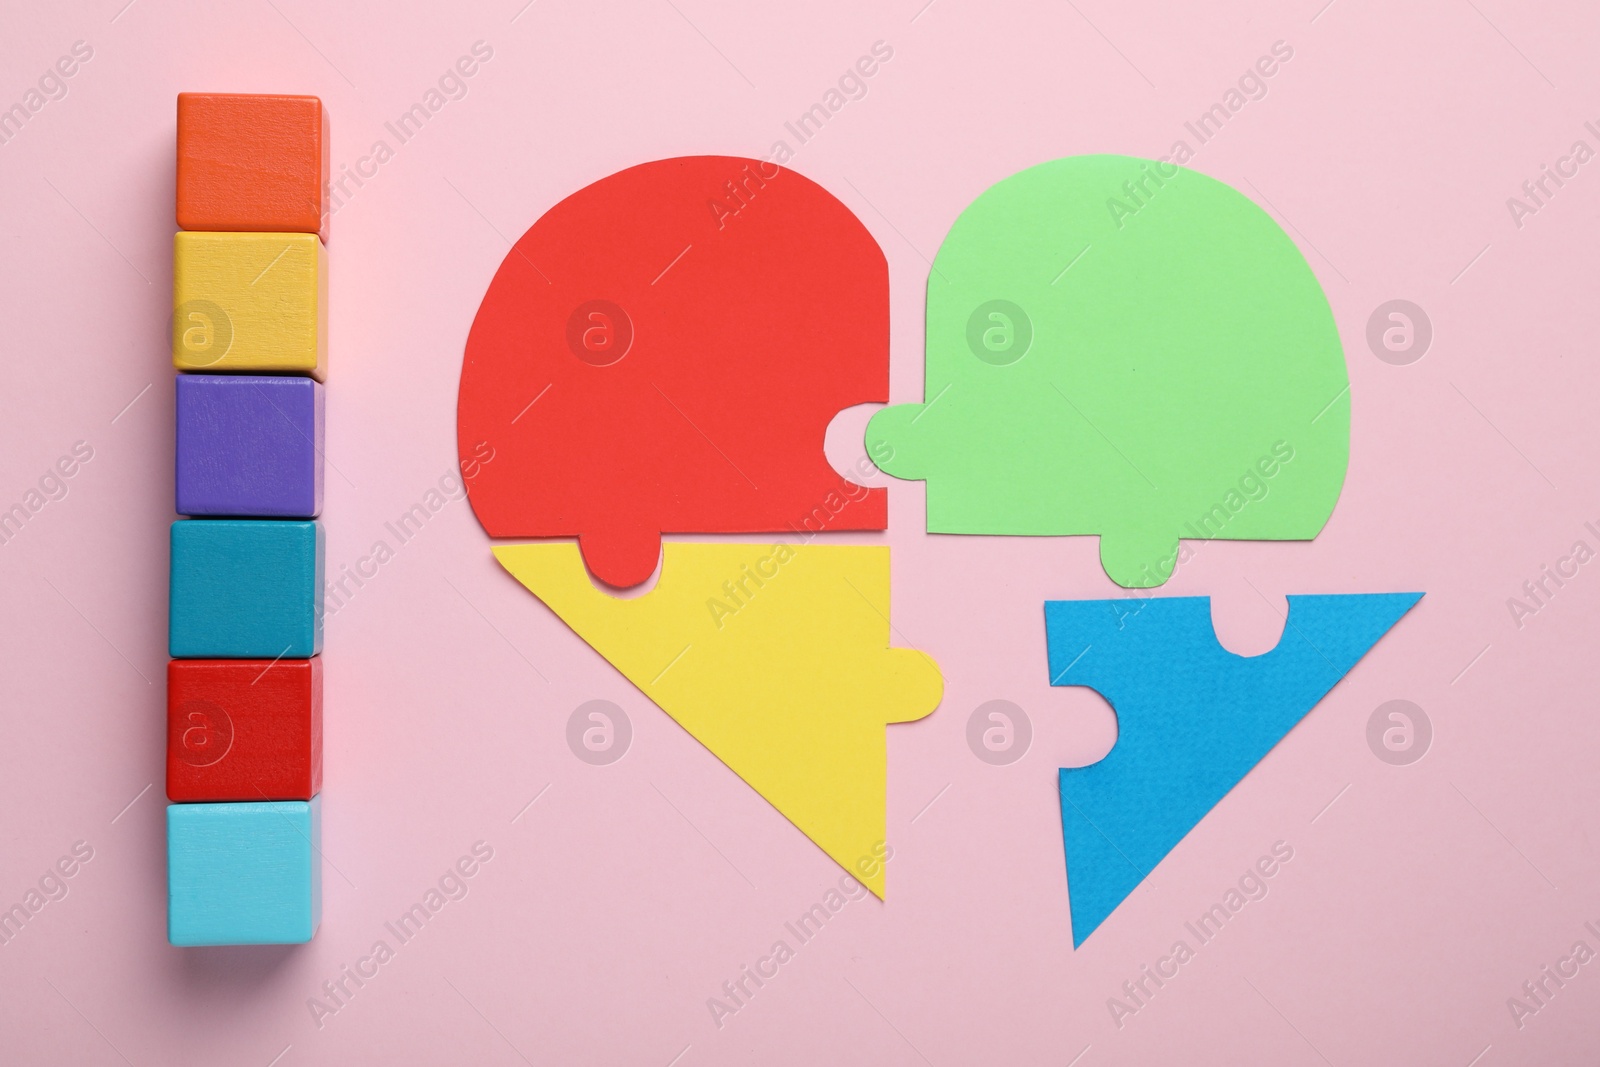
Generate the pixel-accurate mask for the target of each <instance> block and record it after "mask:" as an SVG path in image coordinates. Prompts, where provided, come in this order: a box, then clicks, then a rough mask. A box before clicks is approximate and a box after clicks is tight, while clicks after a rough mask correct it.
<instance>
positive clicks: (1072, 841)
mask: <svg viewBox="0 0 1600 1067" xmlns="http://www.w3.org/2000/svg"><path fill="white" fill-rule="evenodd" d="M1421 599H1422V594H1421V593H1357V594H1346V595H1334V596H1291V597H1289V618H1288V621H1287V623H1286V624H1285V626H1284V628H1283V637H1282V638H1281V639H1280V640H1279V642H1278V647H1276V648H1274V649H1273V650H1272V651H1270V652H1267V653H1264V654H1263V655H1260V656H1237V655H1235V654H1233V653H1232V652H1229V651H1228V650H1227V649H1225V648H1223V647H1222V646H1221V645H1219V644H1218V643H1217V638H1216V633H1215V631H1213V630H1212V628H1211V600H1210V598H1209V597H1152V598H1149V599H1145V600H1143V601H1131V600H1128V599H1126V598H1124V599H1120V600H1052V601H1047V602H1046V603H1045V606H1044V617H1045V632H1046V638H1047V641H1048V644H1049V650H1050V684H1051V685H1082V686H1087V687H1088V688H1090V689H1093V690H1095V691H1096V692H1097V693H1099V694H1100V695H1101V696H1103V697H1105V699H1106V701H1107V702H1108V703H1110V705H1111V707H1112V709H1113V710H1114V711H1115V712H1116V714H1117V741H1116V744H1115V745H1114V746H1113V747H1112V749H1111V752H1110V753H1109V754H1108V755H1107V756H1106V757H1105V759H1103V760H1101V761H1100V762H1099V763H1095V764H1091V765H1090V766H1088V767H1064V768H1062V769H1061V772H1060V790H1061V836H1062V840H1063V843H1064V845H1065V848H1066V856H1067V881H1068V892H1069V895H1070V898H1071V906H1072V943H1073V947H1077V946H1078V945H1081V944H1083V942H1084V939H1085V938H1087V937H1088V936H1089V935H1090V934H1091V933H1093V932H1094V930H1095V928H1096V927H1098V926H1099V925H1100V923H1101V922H1102V921H1104V919H1105V917H1106V916H1107V915H1110V914H1111V912H1112V911H1113V910H1114V909H1115V908H1116V907H1117V905H1119V904H1121V903H1122V901H1123V900H1124V899H1126V898H1127V896H1128V894H1129V893H1131V892H1133V890H1134V889H1135V888H1136V887H1137V886H1138V885H1139V883H1140V882H1141V881H1143V880H1144V877H1145V876H1146V875H1147V874H1148V873H1149V872H1150V871H1151V869H1153V868H1154V867H1155V865H1156V864H1157V863H1159V862H1161V859H1162V857H1164V856H1165V855H1166V854H1167V853H1168V852H1170V851H1172V848H1173V846H1175V845H1176V844H1177V843H1178V842H1179V841H1181V840H1182V839H1183V837H1184V835H1185V834H1187V833H1188V832H1189V831H1190V830H1191V829H1193V828H1194V826H1195V824H1196V823H1198V822H1199V821H1200V820H1201V819H1202V818H1204V817H1205V814H1206V812H1208V811H1210V810H1211V809H1212V808H1213V807H1214V806H1215V805H1216V803H1217V801H1219V800H1221V799H1222V798H1223V796H1225V795H1226V794H1227V792H1228V790H1230V789H1232V788H1233V787H1234V785H1236V784H1237V783H1238V782H1239V780H1240V779H1241V778H1243V777H1244V776H1245V775H1246V774H1247V773H1248V772H1249V770H1250V768H1252V767H1254V766H1255V765H1256V764H1257V763H1258V762H1260V760H1261V757H1263V756H1265V755H1266V754H1267V753H1268V752H1269V751H1270V750H1271V749H1272V746H1274V745H1276V744H1277V743H1278V741H1279V740H1281V739H1282V738H1283V736H1284V735H1285V734H1287V733H1288V732H1289V731H1290V730H1291V729H1292V728H1293V727H1294V725H1295V724H1296V723H1297V722H1299V721H1300V720H1301V719H1302V718H1304V717H1305V715H1306V713H1307V712H1309V711H1310V710H1311V709H1312V708H1313V707H1315V706H1316V704H1317V702H1318V701H1319V700H1321V699H1322V698H1323V696H1324V695H1326V694H1327V692H1328V690H1330V689H1332V688H1333V687H1334V686H1335V685H1336V684H1337V683H1338V681H1339V679H1341V678H1343V677H1344V676H1345V675H1346V674H1347V673H1349V671H1350V669H1351V668H1352V667H1354V666H1355V665H1356V663H1357V662H1358V661H1359V660H1360V659H1361V657H1362V656H1364V655H1366V653H1367V650H1368V649H1370V648H1371V647H1372V646H1373V645H1374V644H1376V643H1377V641H1378V639H1379V638H1380V637H1382V636H1383V635H1384V634H1385V633H1387V632H1388V631H1389V629H1390V628H1391V627H1392V626H1394V624H1395V623H1396V622H1398V621H1399V620H1400V617H1401V616H1402V615H1404V614H1405V613H1406V612H1407V611H1409V610H1410V609H1411V607H1412V605H1413V604H1415V603H1416V602H1417V601H1418V600H1421Z"/></svg>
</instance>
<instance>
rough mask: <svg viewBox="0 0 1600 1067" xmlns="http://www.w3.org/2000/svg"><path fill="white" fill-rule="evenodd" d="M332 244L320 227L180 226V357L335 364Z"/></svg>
mask: <svg viewBox="0 0 1600 1067" xmlns="http://www.w3.org/2000/svg"><path fill="white" fill-rule="evenodd" d="M327 307H328V252H327V250H326V249H325V248H323V246H322V242H321V241H319V240H318V239H317V235H316V234H314V233H187V232H185V233H179V234H178V235H177V236H176V237H175V238H174V240H173V247H172V362H173V365H174V366H176V367H177V368H178V369H179V370H184V371H199V370H209V371H247V372H249V373H252V374H273V373H285V374H309V375H311V376H312V377H313V378H316V379H317V380H318V381H321V380H322V379H323V376H324V374H325V373H326V371H327V359H326V352H327V350H328V343H327V342H328V314H327Z"/></svg>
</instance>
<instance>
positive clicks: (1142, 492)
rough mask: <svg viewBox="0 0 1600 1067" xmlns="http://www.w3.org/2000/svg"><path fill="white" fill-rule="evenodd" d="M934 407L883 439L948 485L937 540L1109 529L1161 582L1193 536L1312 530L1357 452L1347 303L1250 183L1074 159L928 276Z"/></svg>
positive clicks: (1108, 538) (1044, 175)
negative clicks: (1339, 321) (1340, 323)
mask: <svg viewBox="0 0 1600 1067" xmlns="http://www.w3.org/2000/svg"><path fill="white" fill-rule="evenodd" d="M923 395H924V397H925V398H926V402H925V403H922V404H901V405H897V406H894V407H890V408H886V409H885V410H883V411H880V412H878V414H877V415H875V416H874V417H873V419H872V421H871V423H870V424H869V425H868V427H867V434H866V445H867V449H868V455H870V456H871V457H872V458H873V460H874V461H875V462H877V464H878V466H879V467H881V468H882V469H883V470H884V471H886V472H888V473H889V474H892V475H894V476H895V477H897V478H909V479H919V480H921V479H925V480H926V481H927V482H928V530H929V532H932V533H963V534H1019V535H1070V534H1099V535H1100V561H1101V563H1102V565H1103V566H1104V567H1105V570H1106V574H1107V575H1109V576H1110V577H1111V579H1112V580H1113V581H1115V582H1116V583H1117V584H1118V585H1121V586H1124V587H1126V588H1148V587H1152V586H1158V585H1161V584H1162V583H1163V582H1165V581H1166V580H1167V579H1168V578H1169V577H1170V576H1171V574H1172V570H1173V567H1174V566H1175V564H1176V561H1177V557H1178V541H1179V538H1191V539H1207V540H1209V539H1211V538H1226V539H1230V540H1272V541H1278V540H1309V539H1310V538H1312V537H1315V536H1316V535H1317V533H1318V531H1320V530H1321V529H1322V527H1323V525H1324V524H1325V523H1326V522H1327V521H1328V516H1329V515H1330V514H1332V512H1333V505H1334V503H1335V502H1336V501H1337V500H1338V498H1339V489H1340V487H1341V486H1342V485H1343V483H1344V474H1345V467H1346V465H1347V464H1348V462H1349V455H1350V395H1349V379H1348V377H1347V376H1346V372H1345V363H1344V350H1343V348H1342V347H1341V345H1340V343H1339V331H1338V328H1337V327H1336V326H1335V325H1334V321H1333V314H1332V312H1331V311H1330V310H1329V308H1328V301H1327V298H1326V297H1324V296H1323V293H1322V287H1321V286H1320V285H1319V284H1318V283H1317V279H1316V276H1315V275H1314V274H1312V272H1311V268H1310V267H1309V266H1308V265H1307V264H1306V261H1305V259H1304V257H1302V256H1301V255H1300V251H1299V249H1297V248H1296V247H1295V245H1294V242H1293V241H1291V240H1290V239H1289V237H1288V235H1287V234H1285V233H1284V232H1283V230H1282V229H1281V228H1279V226H1278V224H1277V223H1275V222H1274V221H1273V220H1272V219H1271V217H1269V216H1268V215H1267V213H1266V212H1264V211H1262V210H1261V209H1260V208H1259V207H1257V206H1256V205H1255V204H1254V203H1253V202H1252V201H1251V200H1249V199H1248V198H1247V197H1245V196H1244V195H1243V194H1242V193H1240V192H1238V191H1237V190H1235V189H1232V188H1230V187H1229V186H1227V185H1224V184H1223V183H1221V182H1219V181H1216V180H1215V179H1212V178H1208V177H1206V176H1205V175H1203V174H1200V173H1197V172H1195V171H1191V170H1187V169H1184V168H1182V167H1178V166H1176V165H1174V164H1167V163H1156V162H1153V161H1150V160H1143V159H1134V158H1132V157H1129V156H1075V157H1072V158H1069V159H1058V160H1054V161H1052V162H1049V163H1044V164H1041V165H1039V166H1037V167H1032V168H1030V169H1028V170H1025V171H1023V172H1021V173H1020V174H1016V175H1013V176H1012V177H1010V178H1007V179H1005V180H1004V181H1002V182H999V183H998V184H996V185H993V186H991V187H990V188H988V189H987V190H985V191H984V193H983V195H981V196H979V197H978V199H977V200H975V201H973V202H972V204H971V205H970V206H968V208H967V209H966V210H965V211H963V212H962V213H961V217H960V218H958V219H956V222H955V225H954V226H952V227H951V228H950V234H949V236H947V237H946V238H945V241H944V244H943V245H942V246H940V248H939V254H938V257H937V258H936V259H935V260H934V263H933V272H932V274H930V275H929V278H928V321H927V377H926V384H925V387H924V393H923Z"/></svg>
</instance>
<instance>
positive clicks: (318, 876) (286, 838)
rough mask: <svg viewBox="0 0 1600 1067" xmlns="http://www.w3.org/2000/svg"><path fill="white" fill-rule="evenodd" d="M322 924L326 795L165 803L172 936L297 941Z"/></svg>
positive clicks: (219, 941)
mask: <svg viewBox="0 0 1600 1067" xmlns="http://www.w3.org/2000/svg"><path fill="white" fill-rule="evenodd" d="M321 921H322V797H321V796H320V795H319V796H315V797H312V798H311V800H310V802H307V801H304V800H292V801H276V802H271V803H266V802H263V803H248V804H172V805H169V806H168V807H167V940H168V941H170V942H172V943H173V944H174V945H179V946H192V945H294V944H300V943H302V942H305V941H310V940H311V937H312V935H313V934H315V933H316V932H317V925H318V924H319V923H320V922H321Z"/></svg>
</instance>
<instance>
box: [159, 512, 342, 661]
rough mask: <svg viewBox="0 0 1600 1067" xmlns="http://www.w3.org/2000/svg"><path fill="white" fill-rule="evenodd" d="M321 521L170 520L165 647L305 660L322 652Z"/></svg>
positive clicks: (179, 653) (177, 654)
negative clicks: (169, 591) (169, 578)
mask: <svg viewBox="0 0 1600 1067" xmlns="http://www.w3.org/2000/svg"><path fill="white" fill-rule="evenodd" d="M322 541H323V538H322V525H321V524H320V523H317V522H289V521H284V520H275V519H255V520H249V519H185V520H182V521H179V522H175V523H173V524H172V578H171V597H170V600H169V607H168V611H169V614H168V622H167V650H168V654H169V655H171V656H172V657H173V658H174V659H185V658H194V657H205V658H216V659H257V658H262V659H276V658H278V657H280V656H287V657H289V658H292V659H306V658H309V657H311V656H315V655H316V654H317V653H318V652H320V651H322V573H323V571H322V568H323V562H322V558H323V546H322Z"/></svg>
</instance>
